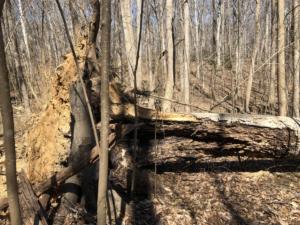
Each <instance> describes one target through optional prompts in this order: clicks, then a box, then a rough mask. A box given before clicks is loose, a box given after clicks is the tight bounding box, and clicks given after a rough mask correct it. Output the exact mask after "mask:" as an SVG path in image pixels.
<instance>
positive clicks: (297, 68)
mask: <svg viewBox="0 0 300 225" xmlns="http://www.w3.org/2000/svg"><path fill="white" fill-rule="evenodd" d="M293 3H294V4H293V6H294V9H293V10H294V12H293V16H294V41H295V43H294V87H293V89H294V90H293V116H295V117H299V116H300V113H299V100H300V98H299V85H300V83H299V82H300V80H299V76H300V40H299V39H300V10H299V6H300V0H293Z"/></svg>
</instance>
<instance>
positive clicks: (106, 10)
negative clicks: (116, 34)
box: [97, 0, 111, 225]
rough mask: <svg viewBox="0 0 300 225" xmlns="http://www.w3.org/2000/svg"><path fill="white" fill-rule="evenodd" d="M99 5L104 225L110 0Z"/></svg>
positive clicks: (101, 214) (100, 217)
mask: <svg viewBox="0 0 300 225" xmlns="http://www.w3.org/2000/svg"><path fill="white" fill-rule="evenodd" d="M101 7H102V11H101V15H102V16H101V50H102V56H101V57H102V58H101V137H100V140H101V160H100V166H99V184H98V203H97V207H98V208H97V224H98V225H106V210H107V207H106V193H107V179H108V144H109V143H108V135H109V96H108V95H109V93H108V84H109V74H110V37H111V1H110V0H102V3H101ZM99 154H100V152H99Z"/></svg>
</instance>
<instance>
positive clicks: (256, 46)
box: [245, 0, 260, 112]
mask: <svg viewBox="0 0 300 225" xmlns="http://www.w3.org/2000/svg"><path fill="white" fill-rule="evenodd" d="M259 41H260V0H256V10H255V43H254V48H253V52H252V57H251V67H250V71H249V76H248V83H247V89H246V102H245V111H246V112H249V111H250V110H249V104H250V98H251V90H252V82H253V75H254V71H255V61H256V57H257V52H258V49H259Z"/></svg>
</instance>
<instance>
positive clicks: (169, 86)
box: [162, 0, 174, 112]
mask: <svg viewBox="0 0 300 225" xmlns="http://www.w3.org/2000/svg"><path fill="white" fill-rule="evenodd" d="M172 19H173V0H167V1H166V32H167V34H166V36H167V37H166V42H167V43H166V45H167V50H168V60H167V61H168V75H167V80H166V90H165V98H167V99H172V98H173V92H174V61H173V59H174V49H173V32H172V26H173V23H172ZM162 108H163V111H165V112H169V111H171V102H169V101H164V102H163V104H162Z"/></svg>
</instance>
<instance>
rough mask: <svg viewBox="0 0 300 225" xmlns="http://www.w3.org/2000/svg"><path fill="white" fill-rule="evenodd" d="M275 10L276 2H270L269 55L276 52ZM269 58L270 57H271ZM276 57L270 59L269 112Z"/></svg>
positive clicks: (271, 104) (272, 94)
mask: <svg viewBox="0 0 300 225" xmlns="http://www.w3.org/2000/svg"><path fill="white" fill-rule="evenodd" d="M276 8H277V0H272V6H271V26H272V29H271V39H272V40H271V51H270V53H271V55H272V56H273V54H275V52H277V42H276V37H277V32H276V23H275V22H276ZM272 56H271V57H272ZM276 69H277V64H276V57H272V58H271V71H270V73H271V74H270V88H269V99H268V105H269V107H270V109H271V111H272V110H273V109H274V106H275V80H276Z"/></svg>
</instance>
